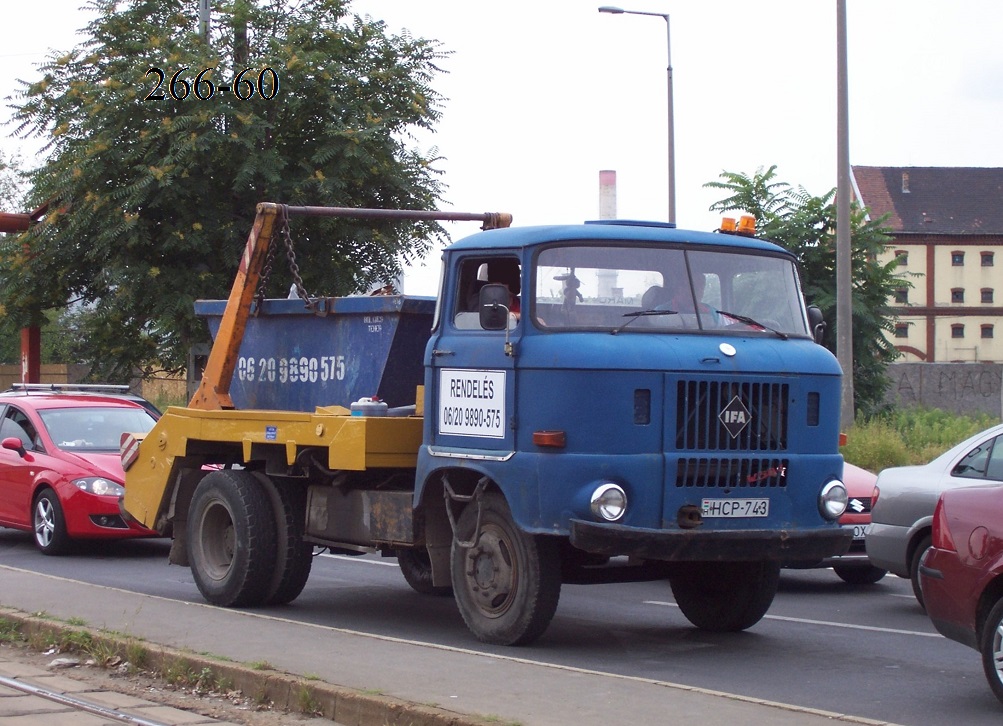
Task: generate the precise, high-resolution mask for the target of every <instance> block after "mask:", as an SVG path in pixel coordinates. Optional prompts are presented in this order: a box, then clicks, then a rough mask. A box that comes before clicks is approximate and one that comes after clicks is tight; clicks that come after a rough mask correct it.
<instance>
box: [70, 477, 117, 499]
mask: <svg viewBox="0 0 1003 726" xmlns="http://www.w3.org/2000/svg"><path fill="white" fill-rule="evenodd" d="M73 484H74V486H76V488H77V489H79V490H80V491H82V492H87V493H88V494H100V495H101V496H105V497H109V496H110V497H117V496H121V495H122V494H125V487H123V486H122V485H121V484H119V483H117V482H113V481H112V480H111V479H105V478H104V477H103V476H87V477H84V478H83V479H74V480H73Z"/></svg>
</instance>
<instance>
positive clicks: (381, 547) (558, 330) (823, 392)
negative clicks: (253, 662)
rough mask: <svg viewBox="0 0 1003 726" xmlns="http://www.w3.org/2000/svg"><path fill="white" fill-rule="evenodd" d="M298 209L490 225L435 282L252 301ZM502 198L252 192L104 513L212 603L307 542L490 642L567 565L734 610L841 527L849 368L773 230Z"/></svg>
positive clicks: (300, 567)
mask: <svg viewBox="0 0 1003 726" xmlns="http://www.w3.org/2000/svg"><path fill="white" fill-rule="evenodd" d="M298 215H327V216H353V217H362V218H370V219H374V220H375V221H374V224H376V223H379V221H378V220H379V219H380V218H381V217H385V216H388V215H389V216H391V217H394V218H401V219H471V220H479V221H482V222H483V224H484V227H485V228H486V229H484V231H481V232H478V233H475V234H473V235H471V236H469V237H466V238H465V239H462V240H459V241H457V242H455V243H453V244H451V245H449V246H448V247H447V248H446V249H445V251H444V252H443V254H442V274H441V282H440V289H439V294H438V296H437V297H436V298H435V299H434V300H432V299H429V298H414V297H406V296H401V295H388V296H373V297H361V296H360V297H347V298H333V299H326V300H309V301H307V302H308V304H305V303H304V301H303V300H256V299H255V291H256V288H257V286H258V283H259V281H260V275H261V270H262V263H263V260H264V259H265V257H266V255H267V250H268V249H269V247H270V245H271V238H272V236H273V232H274V231H275V228H276V227H277V226H278V225H282V226H283V228H284V229H285V230H288V228H289V224H290V219H293V220H295V218H296V217H297V216H298ZM423 215H424V216H423ZM508 222H509V219H508V218H507V215H498V214H489V215H448V214H442V213H438V212H404V211H386V210H354V209H342V208H320V207H287V206H284V205H277V204H261V205H259V207H258V214H257V218H256V221H255V225H254V229H253V230H252V232H251V234H250V236H249V238H248V242H247V245H246V248H245V251H244V255H243V257H242V259H241V265H240V269H239V270H238V273H237V279H236V281H235V283H234V287H233V290H232V292H231V295H230V298H229V300H228V301H226V302H223V301H204V302H201V303H199V304H198V306H197V311H198V312H199V314H200V315H203V316H204V317H206V319H207V320H208V322H209V325H210V328H211V330H212V333H213V335H214V339H215V340H214V345H213V349H212V352H211V353H210V356H209V360H208V363H207V364H206V367H205V372H204V373H203V376H202V382H201V385H200V387H199V389H198V392H197V393H196V394H195V395H194V397H193V398H192V401H191V403H190V404H189V405H188V406H187V407H171V408H169V409H168V410H167V412H166V413H165V415H164V416H163V418H162V419H161V420H160V421H159V422H158V424H157V426H156V427H154V429H153V430H152V431H150V432H149V433H148V434H146V435H145V437H143V436H140V435H135V436H131V435H130V436H126V437H124V441H123V464H124V465H125V466H126V469H127V473H126V493H125V496H124V500H123V502H122V509H123V512H124V513H125V514H126V516H129V517H131V518H133V519H135V520H137V521H139V522H141V523H142V524H145V525H146V526H149V527H152V528H155V529H157V530H158V531H160V532H162V533H164V534H168V535H171V536H172V537H173V538H174V543H173V547H172V552H171V561H172V562H174V563H177V564H184V565H188V566H190V567H191V568H192V572H193V575H194V578H195V581H196V583H197V585H198V586H199V589H200V591H201V592H202V594H203V595H204V596H205V597H206V599H207V600H208V601H210V602H212V603H214V604H219V605H224V606H255V605H267V604H277V603H285V602H290V601H291V600H293V599H295V598H296V597H297V596H298V595H299V594H300V592H301V591H302V589H303V587H304V586H305V585H306V583H307V578H308V576H309V572H310V566H311V562H312V555H313V552H314V549H315V548H318V547H326V548H329V549H330V550H331V551H333V552H340V553H346V554H366V553H382V554H383V555H386V556H392V557H396V558H397V560H398V562H399V564H400V567H401V570H402V573H403V576H404V578H405V579H406V581H407V582H408V583H409V584H410V585H411V587H412V588H414V589H415V590H417V591H419V592H422V593H428V594H438V595H452V596H453V597H454V599H455V601H456V604H457V607H458V609H459V611H460V613H461V614H462V616H463V619H464V621H465V622H466V624H467V626H468V627H469V629H470V630H471V632H472V633H473V634H474V635H475V636H476V637H477V638H479V639H480V640H482V641H485V642H488V643H494V644H522V643H529V642H531V641H533V640H535V639H536V638H538V637H539V636H540V635H541V634H543V632H544V631H545V630H546V628H547V626H548V624H549V623H550V621H551V619H552V618H553V617H554V615H555V612H556V610H557V605H558V599H559V595H560V591H561V585H562V583H565V582H576V583H579V582H610V581H618V582H624V581H630V580H640V579H645V580H651V579H663V580H665V581H667V583H668V586H669V587H670V588H671V591H672V594H673V596H674V598H675V601H676V603H677V604H678V606H679V608H680V610H681V612H682V613H683V615H684V616H685V617H686V618H687V619H688V620H689V621H690V622H691V623H693V624H694V625H695V626H697V627H699V628H702V629H706V630H713V631H738V630H743V629H746V628H749V627H751V626H752V625H754V624H755V623H756V622H758V621H759V620H760V619H761V618H762V616H763V615H764V614H765V613H766V611H767V610H768V608H769V606H770V604H771V602H772V600H773V597H774V595H775V593H776V590H777V584H778V579H779V571H780V568H781V566H782V565H784V564H785V563H789V562H804V561H809V560H818V559H822V558H825V557H829V556H832V555H836V554H840V553H842V552H844V551H845V550H846V549H847V547H848V546H849V542H850V537H851V535H850V533H848V532H845V531H844V530H842V529H841V528H840V527H839V526H838V524H837V520H838V518H839V516H840V515H841V514H842V513H843V510H844V508H845V506H846V490H845V487H844V486H843V484H842V482H841V476H842V468H843V461H842V457H841V456H840V454H839V451H838V441H839V432H838V422H839V398H840V377H841V372H840V368H839V365H838V363H837V362H836V360H835V358H834V357H833V356H832V355H831V354H830V353H829V352H828V351H827V350H826V349H825V348H824V347H823V346H822V345H820V344H819V342H818V340H819V339H820V335H821V330H822V329H823V328H824V323H823V321H822V320H821V316H820V314H819V313H818V311H817V309H814V308H811V307H807V306H806V305H805V301H804V298H803V295H802V292H801V286H800V281H799V277H798V269H797V265H796V262H795V259H794V258H793V257H792V255H791V254H790V253H788V252H787V251H785V250H784V249H782V248H781V247H779V246H777V245H775V244H772V243H770V242H767V241H763V240H760V239H756V238H755V237H753V236H751V235H746V234H737V233H733V232H724V231H719V232H715V233H708V232H692V231H683V230H680V229H676V228H675V227H674V226H673V225H670V224H664V223H654V222H630V221H620V220H605V221H600V222H594V223H586V224H578V225H563V226H562V225H556V226H539V227H523V228H518V227H509V226H508ZM252 313H253V314H252ZM353 404H355V405H353ZM360 414H365V415H360Z"/></svg>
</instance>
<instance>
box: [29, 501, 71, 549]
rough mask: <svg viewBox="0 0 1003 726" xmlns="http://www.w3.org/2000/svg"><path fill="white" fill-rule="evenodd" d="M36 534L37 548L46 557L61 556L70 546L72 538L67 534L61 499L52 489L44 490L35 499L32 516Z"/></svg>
mask: <svg viewBox="0 0 1003 726" xmlns="http://www.w3.org/2000/svg"><path fill="white" fill-rule="evenodd" d="M31 524H32V529H34V533H35V546H36V547H38V549H40V550H41V551H42V554H45V555H61V554H63V553H64V552H66V550H68V549H69V546H70V536H69V535H68V534H67V533H66V520H65V519H64V517H63V507H62V506H61V505H60V504H59V497H58V496H56V493H55V492H54V491H52V490H51V489H43V490H42V492H41V493H40V494H39V495H38V497H36V498H35V504H34V505H33V506H32V515H31Z"/></svg>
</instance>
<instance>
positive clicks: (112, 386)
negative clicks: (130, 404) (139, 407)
mask: <svg viewBox="0 0 1003 726" xmlns="http://www.w3.org/2000/svg"><path fill="white" fill-rule="evenodd" d="M10 387H11V390H14V391H26V392H27V391H54V392H57V393H58V392H74V391H87V392H90V393H128V392H129V386H128V385H127V384H124V383H122V384H118V383H12V384H11V386H10Z"/></svg>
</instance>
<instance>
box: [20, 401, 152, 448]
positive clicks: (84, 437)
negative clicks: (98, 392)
mask: <svg viewBox="0 0 1003 726" xmlns="http://www.w3.org/2000/svg"><path fill="white" fill-rule="evenodd" d="M38 415H39V416H41V417H42V423H43V424H45V428H46V429H48V431H49V438H51V439H52V443H54V444H55V445H56V446H58V447H59V448H60V449H66V450H68V451H118V449H119V445H120V443H121V439H122V434H123V433H124V432H127V431H128V432H129V433H135V434H140V433H146V432H147V431H149V430H150V429H152V428H153V424H155V423H156V419H154V418H153V416H151V415H150V414H149V413H148V412H147V410H146V409H145V408H140V407H139V406H137V407H135V408H132V407H129V408H125V407H122V408H111V407H94V408H53V409H48V410H42V411H39V412H38Z"/></svg>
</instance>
